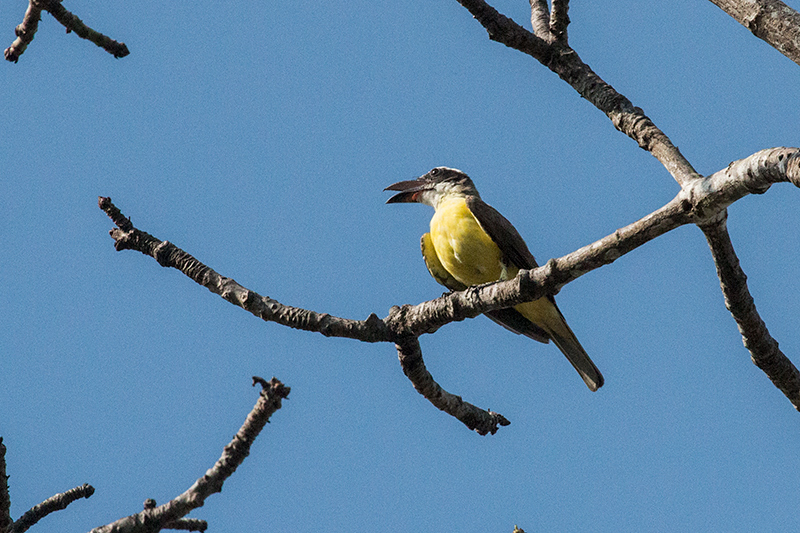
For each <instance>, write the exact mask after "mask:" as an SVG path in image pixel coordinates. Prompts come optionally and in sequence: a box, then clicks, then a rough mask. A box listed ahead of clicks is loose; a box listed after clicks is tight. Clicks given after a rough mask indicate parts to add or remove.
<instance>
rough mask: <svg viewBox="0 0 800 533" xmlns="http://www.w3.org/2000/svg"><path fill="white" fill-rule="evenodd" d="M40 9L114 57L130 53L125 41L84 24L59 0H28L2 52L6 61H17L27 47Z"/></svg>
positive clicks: (35, 27)
mask: <svg viewBox="0 0 800 533" xmlns="http://www.w3.org/2000/svg"><path fill="white" fill-rule="evenodd" d="M42 11H47V12H49V13H50V14H51V15H53V18H55V19H56V20H57V21H59V22H60V23H61V24H62V25H63V26H64V27H65V28H66V29H67V33H70V32H73V31H74V32H75V34H76V35H77V36H78V37H81V38H82V39H86V40H88V41H91V42H93V43H94V44H96V45H97V46H99V47H100V48H102V49H104V50H105V51H106V52H108V53H109V54H111V55H113V56H114V57H116V58H120V57H125V56H127V55H128V54H130V52H129V51H128V47H127V46H125V43H120V42H117V41H115V40H114V39H112V38H111V37H108V36H106V35H103V34H102V33H100V32H97V31H95V30H93V29H92V28H90V27H89V26H87V25H86V24H84V23H83V21H82V20H81V19H80V18H78V17H77V16H75V15H74V14H73V13H71V12H70V11H68V10H67V9H66V8H64V6H63V5H61V0H30V1H29V3H28V9H27V10H26V11H25V17H24V18H23V19H22V23H21V24H20V25H19V26H17V27H16V28H15V33H16V35H17V38H16V39H15V40H14V42H13V43H11V46H9V47H8V48H6V49H5V51H4V53H3V55H4V56H5V58H6V60H7V61H11V62H12V63H16V62H18V61H19V57H20V56H21V55H22V54H23V53H24V52H25V49H26V48H28V45H29V44H30V43H31V41H33V38H34V36H35V35H36V31H37V30H38V29H39V21H40V20H41V18H42Z"/></svg>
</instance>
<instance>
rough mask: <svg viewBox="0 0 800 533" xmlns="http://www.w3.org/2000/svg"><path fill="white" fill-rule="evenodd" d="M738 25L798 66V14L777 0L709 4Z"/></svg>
mask: <svg viewBox="0 0 800 533" xmlns="http://www.w3.org/2000/svg"><path fill="white" fill-rule="evenodd" d="M711 2H712V3H714V4H716V5H717V6H718V7H719V8H720V9H722V10H723V11H725V12H726V13H727V14H728V15H730V16H731V17H733V18H734V19H735V20H736V21H737V22H739V24H741V25H742V26H744V27H745V28H747V29H748V30H750V31H751V32H753V35H755V36H756V37H758V38H759V39H762V40H764V41H766V42H767V43H768V44H770V45H771V46H772V47H774V48H775V49H776V50H778V51H779V52H780V53H782V54H783V55H785V56H786V57H788V58H789V59H791V60H792V61H794V62H795V63H797V64H798V65H800V13H798V12H797V11H795V10H794V9H792V8H791V7H789V6H787V5H786V4H784V3H783V2H781V1H779V0H747V1H742V0H711Z"/></svg>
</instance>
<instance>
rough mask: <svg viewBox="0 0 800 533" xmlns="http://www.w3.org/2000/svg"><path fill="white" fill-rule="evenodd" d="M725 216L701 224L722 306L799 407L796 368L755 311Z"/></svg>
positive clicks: (799, 379)
mask: <svg viewBox="0 0 800 533" xmlns="http://www.w3.org/2000/svg"><path fill="white" fill-rule="evenodd" d="M725 220H726V218H722V220H720V221H719V222H716V223H714V224H709V225H706V226H703V227H702V230H703V233H705V236H706V239H707V240H708V246H709V247H710V248H711V255H712V256H713V258H714V265H715V266H716V268H717V276H719V280H720V287H721V288H722V294H723V295H724V296H725V307H727V308H728V311H730V312H731V315H733V318H734V320H736V325H737V326H738V328H739V332H740V333H741V334H742V340H743V341H744V346H745V348H747V349H748V350H749V351H750V358H751V359H752V361H753V363H755V364H756V366H758V368H760V369H761V370H762V371H764V373H765V374H766V375H767V377H768V378H769V379H770V380H771V381H772V383H773V384H775V386H776V387H778V389H780V390H781V392H783V394H785V395H786V397H787V398H789V401H791V402H792V405H794V407H795V409H797V410H798V411H800V372H798V370H797V367H795V366H794V364H792V362H791V361H790V360H789V359H788V358H787V357H786V356H785V355H784V354H783V352H781V350H780V348H778V342H777V341H776V340H775V339H773V338H772V336H770V334H769V331H768V330H767V326H766V324H764V321H763V320H761V317H760V316H759V314H758V311H756V306H755V303H754V302H753V297H752V296H750V291H749V290H748V288H747V276H746V275H745V273H744V272H743V271H742V268H741V266H740V265H739V258H738V257H736V252H735V251H734V249H733V244H732V243H731V239H730V235H729V234H728V229H727V227H726V224H725Z"/></svg>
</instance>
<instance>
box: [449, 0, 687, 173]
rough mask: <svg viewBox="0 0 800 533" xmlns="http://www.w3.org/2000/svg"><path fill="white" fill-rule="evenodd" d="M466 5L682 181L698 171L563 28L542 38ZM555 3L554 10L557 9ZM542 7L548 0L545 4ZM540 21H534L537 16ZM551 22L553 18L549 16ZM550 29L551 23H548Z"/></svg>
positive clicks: (492, 34) (538, 11)
mask: <svg viewBox="0 0 800 533" xmlns="http://www.w3.org/2000/svg"><path fill="white" fill-rule="evenodd" d="M458 1H459V3H460V4H461V5H462V6H464V7H465V8H467V9H468V10H469V12H470V13H472V15H473V16H474V17H475V19H476V20H477V21H478V22H480V23H481V25H483V27H484V28H486V31H487V32H488V34H489V38H490V39H491V40H493V41H497V42H499V43H502V44H504V45H506V46H508V47H509V48H513V49H515V50H519V51H520V52H523V53H525V54H528V55H530V56H531V57H533V58H534V59H536V60H537V61H539V62H540V63H541V64H542V65H544V66H546V67H547V68H549V69H550V70H551V71H553V72H555V73H556V74H558V76H559V77H560V78H561V79H562V80H564V81H566V82H567V83H568V84H569V85H570V86H571V87H572V88H573V89H575V90H576V91H578V93H579V94H580V95H581V96H582V97H584V98H586V100H588V101H589V102H591V103H592V104H593V105H594V106H595V107H597V108H598V109H599V110H600V111H602V112H603V113H605V114H606V116H608V118H610V119H611V122H612V123H613V124H614V127H615V128H617V129H618V130H619V131H621V132H623V133H625V134H626V135H627V136H628V137H630V138H631V139H633V140H634V141H636V142H637V143H638V144H639V146H640V147H642V148H643V149H645V150H647V151H648V152H650V153H651V154H653V156H655V157H656V159H658V160H659V161H660V162H661V163H662V164H663V165H664V167H666V169H667V170H668V171H669V173H670V174H671V175H672V177H673V178H675V180H676V181H677V182H678V183H679V184H681V185H683V184H685V183H688V182H689V181H691V180H693V179H699V178H700V177H701V176H700V174H698V173H697V171H695V170H694V168H692V165H691V164H689V161H687V160H686V158H685V157H683V154H681V152H680V150H678V148H677V147H676V146H674V145H673V144H672V141H670V140H669V138H668V137H667V136H666V135H665V134H664V132H663V131H661V130H660V129H659V128H657V127H656V125H655V124H653V121H652V120H650V119H649V118H648V117H647V116H646V115H645V114H644V111H642V110H641V109H640V108H638V107H635V106H634V105H633V104H632V103H631V101H630V100H628V99H627V98H626V97H624V96H623V95H621V94H620V93H618V92H617V91H616V90H615V89H614V88H613V87H612V86H611V85H609V84H608V83H606V82H605V81H603V80H602V79H601V78H600V76H598V75H597V74H596V73H595V72H594V71H593V70H592V69H591V68H589V66H588V65H587V64H586V63H584V62H583V61H582V60H581V58H580V57H579V56H578V54H577V53H576V52H575V50H573V49H572V48H570V47H569V45H568V44H567V43H566V31H564V34H563V37H564V38H563V39H552V38H542V37H540V36H539V35H538V33H537V35H534V34H533V33H531V32H529V31H528V30H526V29H525V28H523V27H522V26H520V25H519V24H517V23H516V22H514V21H513V20H511V19H510V18H508V17H506V16H505V15H502V14H500V13H498V12H497V10H496V9H494V8H493V7H491V6H490V5H488V4H487V3H486V2H484V1H483V0H458ZM543 3H544V2H542V1H539V0H532V1H531V18H532V20H535V22H534V29H536V30H537V31H544V30H543V26H544V19H545V18H546V17H545V16H544V15H543V12H542V9H543V7H542V4H543ZM556 7H557V10H556ZM556 7H554V13H555V14H556V17H557V20H558V17H562V21H561V22H558V24H557V25H556V29H558V27H559V26H563V28H564V29H566V22H565V21H564V20H563V16H565V15H566V8H565V6H560V7H558V6H556ZM544 9H546V5H545V6H544ZM537 21H538V22H537ZM550 21H551V23H552V21H553V19H552V18H551V19H550ZM547 32H548V35H549V32H550V30H549V27H548V30H547Z"/></svg>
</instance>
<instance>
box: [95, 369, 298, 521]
mask: <svg viewBox="0 0 800 533" xmlns="http://www.w3.org/2000/svg"><path fill="white" fill-rule="evenodd" d="M256 383H259V384H261V386H262V387H263V390H262V391H261V394H260V395H259V397H258V402H256V405H255V407H253V410H252V411H251V412H250V414H249V415H247V419H246V420H245V422H244V424H243V425H242V427H241V428H240V429H239V431H238V432H237V433H236V435H234V437H233V440H232V441H231V442H230V443H229V444H228V445H227V446H225V449H224V450H223V452H222V456H221V457H220V458H219V460H218V461H217V462H216V463H215V464H214V466H213V467H211V468H210V469H209V470H208V471H207V472H206V473H205V475H204V476H203V477H201V478H200V479H198V480H197V481H195V483H194V484H193V485H192V486H191V487H189V489H188V490H187V491H186V492H184V493H183V494H181V495H180V496H178V497H176V498H175V499H173V500H172V501H170V502H168V503H166V504H164V505H160V506H158V507H155V506H154V505H155V503H154V502H153V503H152V504H151V505H148V504H147V503H146V504H145V510H144V511H142V512H140V513H137V514H135V515H131V516H126V517H125V518H121V519H119V520H117V521H116V522H113V523H111V524H108V525H105V526H102V527H98V528H95V529H93V530H92V532H91V533H142V532H156V531H160V530H161V529H163V528H165V527H167V526H170V527H171V526H172V525H175V521H176V520H178V519H181V518H183V517H184V516H186V515H187V514H188V513H189V512H190V511H192V510H193V509H196V508H198V507H202V506H203V504H204V503H205V500H206V498H208V497H209V496H211V495H212V494H214V493H216V492H220V491H221V490H222V484H223V483H224V482H225V480H226V479H228V477H230V476H231V474H233V473H234V472H235V471H236V469H237V468H238V467H239V465H240V464H242V462H243V461H244V459H245V458H246V457H247V456H248V455H249V454H250V446H252V444H253V442H254V441H255V439H256V437H258V434H259V433H260V432H261V430H262V429H264V426H265V425H266V424H267V422H269V418H270V417H271V416H272V415H273V413H275V411H277V410H278V409H280V408H281V401H282V400H283V399H285V398H287V397H288V395H289V391H290V389H289V387H286V386H284V385H283V383H281V382H280V381H278V380H277V379H275V378H272V380H270V381H269V382H267V381H265V380H263V379H261V378H257V377H254V378H253V385H254V386H255V385H256ZM187 523H188V524H189V525H201V526H202V524H201V523H200V522H195V521H192V522H187Z"/></svg>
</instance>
